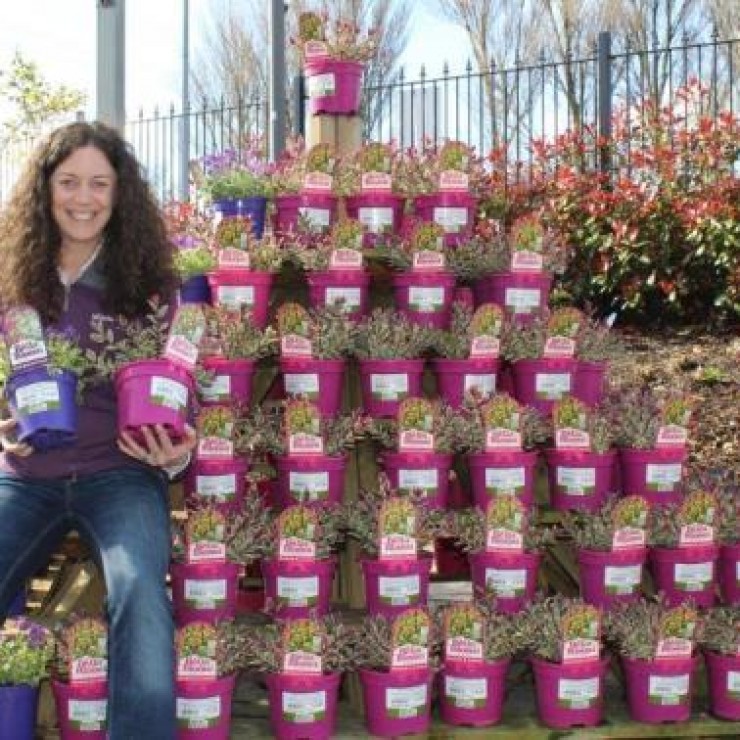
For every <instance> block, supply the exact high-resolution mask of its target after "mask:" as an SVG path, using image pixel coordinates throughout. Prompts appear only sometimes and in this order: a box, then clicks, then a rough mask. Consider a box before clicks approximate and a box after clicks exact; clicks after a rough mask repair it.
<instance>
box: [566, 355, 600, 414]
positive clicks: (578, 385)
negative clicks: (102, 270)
mask: <svg viewBox="0 0 740 740" xmlns="http://www.w3.org/2000/svg"><path fill="white" fill-rule="evenodd" d="M607 367H608V364H607V363H606V362H605V361H604V362H586V361H585V360H578V367H577V368H576V377H575V381H574V383H573V395H574V396H575V397H576V398H577V399H578V400H579V401H583V403H585V404H587V405H589V406H591V407H592V408H593V407H594V406H598V405H599V404H600V403H601V401H602V399H603V398H604V391H605V389H606V372H607Z"/></svg>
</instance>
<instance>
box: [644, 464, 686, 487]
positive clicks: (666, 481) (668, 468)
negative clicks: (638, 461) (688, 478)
mask: <svg viewBox="0 0 740 740" xmlns="http://www.w3.org/2000/svg"><path fill="white" fill-rule="evenodd" d="M680 480H681V463H670V464H668V465H658V464H653V463H648V465H647V468H646V470H645V482H646V483H647V487H648V488H649V489H650V490H651V491H658V492H663V493H670V492H671V491H673V489H674V488H675V487H676V484H677V483H678V482H679V481H680Z"/></svg>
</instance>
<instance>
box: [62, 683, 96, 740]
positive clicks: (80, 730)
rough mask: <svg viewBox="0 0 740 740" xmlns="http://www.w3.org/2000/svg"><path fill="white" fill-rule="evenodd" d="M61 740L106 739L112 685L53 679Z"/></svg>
mask: <svg viewBox="0 0 740 740" xmlns="http://www.w3.org/2000/svg"><path fill="white" fill-rule="evenodd" d="M51 689H52V693H53V694H54V705H55V707H56V711H57V722H58V724H59V737H60V738H61V740H105V737H106V735H107V732H106V727H107V714H106V709H107V706H108V684H107V682H105V681H96V682H94V683H89V684H88V683H85V684H72V683H66V682H63V681H57V680H56V679H52V681H51Z"/></svg>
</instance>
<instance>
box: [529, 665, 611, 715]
mask: <svg viewBox="0 0 740 740" xmlns="http://www.w3.org/2000/svg"><path fill="white" fill-rule="evenodd" d="M608 665H609V661H608V660H607V659H606V658H603V659H601V660H594V661H588V662H585V661H584V662H582V663H581V662H578V663H549V662H548V661H546V660H541V659H540V658H535V657H533V658H532V668H533V669H534V683H535V693H536V696H537V713H538V715H539V718H540V721H541V722H543V723H544V724H546V725H547V726H548V727H554V728H557V729H561V728H562V729H564V728H567V727H595V726H596V725H598V724H599V722H601V719H602V717H603V715H604V679H605V676H606V669H607V667H608Z"/></svg>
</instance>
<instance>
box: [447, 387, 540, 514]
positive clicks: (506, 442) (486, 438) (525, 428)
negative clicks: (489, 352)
mask: <svg viewBox="0 0 740 740" xmlns="http://www.w3.org/2000/svg"><path fill="white" fill-rule="evenodd" d="M462 411H463V418H464V422H463V424H462V425H461V435H462V436H461V442H460V446H461V448H462V450H463V452H464V453H465V460H466V463H467V466H468V470H469V471H470V487H471V491H472V494H473V502H474V503H475V505H476V506H478V507H479V508H481V509H482V510H485V509H486V507H487V505H488V501H489V500H490V498H491V497H492V496H495V495H499V494H502V495H510V496H516V497H517V498H518V499H519V500H520V501H521V502H522V503H523V504H524V506H525V508H527V509H531V508H532V507H533V506H534V471H535V467H536V465H537V450H536V445H537V444H539V443H541V442H544V441H545V439H547V435H548V430H547V424H546V422H545V420H544V418H543V417H542V416H541V415H540V414H539V413H538V412H537V411H535V410H534V409H533V408H529V407H522V406H520V405H519V404H518V403H517V402H516V401H515V400H514V399H513V398H512V397H511V396H509V395H507V394H506V393H497V394H496V395H494V396H493V397H492V398H489V399H487V400H485V399H482V398H481V397H480V396H479V395H478V394H476V393H474V392H473V393H469V394H468V397H467V398H466V401H465V405H464V406H463V409H462Z"/></svg>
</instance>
